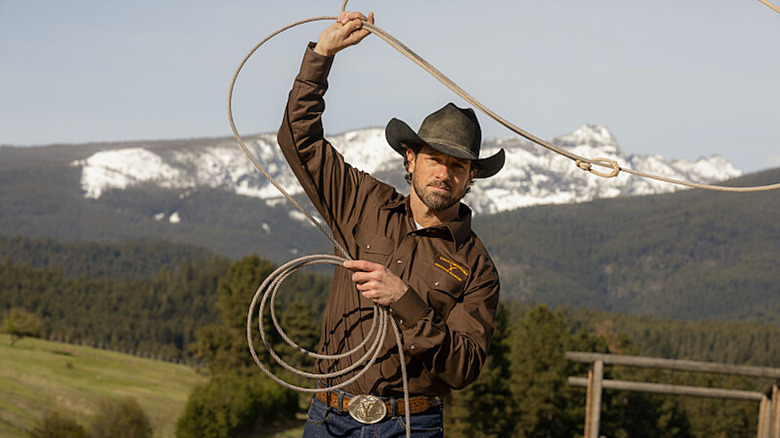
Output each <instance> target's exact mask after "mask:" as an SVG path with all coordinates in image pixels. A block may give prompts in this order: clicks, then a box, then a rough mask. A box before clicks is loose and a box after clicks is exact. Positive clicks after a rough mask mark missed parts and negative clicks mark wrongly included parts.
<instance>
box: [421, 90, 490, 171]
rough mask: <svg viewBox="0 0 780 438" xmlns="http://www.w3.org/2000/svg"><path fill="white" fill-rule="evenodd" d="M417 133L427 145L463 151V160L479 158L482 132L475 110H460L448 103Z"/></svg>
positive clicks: (431, 115) (425, 122) (427, 120)
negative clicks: (438, 145)
mask: <svg viewBox="0 0 780 438" xmlns="http://www.w3.org/2000/svg"><path fill="white" fill-rule="evenodd" d="M417 133H418V135H419V136H420V138H422V139H423V140H425V141H426V142H427V143H434V144H442V145H446V146H449V147H455V148H458V149H461V150H462V151H463V152H464V155H463V156H461V158H471V159H477V158H479V149H480V145H481V144H482V130H481V129H480V127H479V121H478V120H477V116H476V114H475V113H474V110H472V109H470V108H465V109H464V108H458V107H457V106H455V105H454V104H452V103H448V104H447V105H445V106H444V107H443V108H442V109H440V110H438V111H436V112H434V113H432V114H430V115H429V116H428V117H426V118H425V120H423V122H422V124H421V125H420V129H419V130H418V131H417ZM458 155H460V154H458Z"/></svg>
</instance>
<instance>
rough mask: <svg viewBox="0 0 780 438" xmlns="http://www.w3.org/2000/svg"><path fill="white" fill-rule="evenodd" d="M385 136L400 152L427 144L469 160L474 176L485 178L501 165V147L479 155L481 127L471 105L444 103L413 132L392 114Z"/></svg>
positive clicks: (502, 152)
mask: <svg viewBox="0 0 780 438" xmlns="http://www.w3.org/2000/svg"><path fill="white" fill-rule="evenodd" d="M385 137H386V138H387V142H388V143H390V146H391V147H392V148H393V149H395V151H396V152H398V153H399V154H401V155H404V154H406V148H408V147H412V146H426V145H427V146H430V147H432V148H434V149H436V150H437V151H439V152H441V153H443V154H447V155H449V156H451V157H456V158H464V159H467V160H471V162H472V163H473V164H474V165H475V167H476V169H477V175H476V178H489V177H491V176H493V175H495V174H496V173H498V171H499V170H501V168H502V167H503V166H504V160H505V156H504V150H503V149H501V150H500V151H498V152H497V153H496V154H495V155H493V156H491V157H487V158H479V147H480V145H481V143H482V130H481V129H480V128H479V121H477V116H476V114H474V110H472V109H471V108H465V109H464V108H458V107H457V106H455V105H454V104H452V103H448V104H447V105H445V106H444V108H442V109H440V110H438V111H436V112H434V113H432V114H431V115H429V116H428V117H426V118H425V120H423V122H422V124H421V125H420V129H419V131H417V132H416V133H415V132H414V130H412V128H410V127H409V125H407V124H406V123H404V122H402V121H401V120H398V119H396V118H393V119H392V120H390V121H389V122H388V123H387V127H386V128H385Z"/></svg>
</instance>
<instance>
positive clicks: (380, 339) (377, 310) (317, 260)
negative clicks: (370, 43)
mask: <svg viewBox="0 0 780 438" xmlns="http://www.w3.org/2000/svg"><path fill="white" fill-rule="evenodd" d="M348 1H349V0H344V2H343V3H342V5H341V9H340V12H344V11H345V9H346V5H347V2H348ZM759 1H760V2H761V3H763V4H765V5H767V6H768V7H770V8H772V9H773V10H774V11H775V12H777V13H780V9H778V8H777V7H775V6H774V5H772V4H771V3H769V2H768V1H767V0H759ZM336 19H338V17H337V16H319V17H311V18H306V19H303V20H299V21H296V22H294V23H291V24H289V25H287V26H284V27H282V28H280V29H278V30H276V31H275V32H272V33H271V34H269V35H268V36H267V37H265V38H264V39H263V40H262V41H260V42H259V43H257V45H255V46H254V47H253V48H252V50H250V51H249V53H247V55H246V56H245V57H244V59H243V60H242V61H241V63H240V64H239V65H238V67H237V68H236V71H235V73H234V75H233V78H232V80H231V81H230V87H229V91H228V105H227V106H228V119H229V122H230V127H231V129H232V130H233V134H234V136H235V137H236V140H238V143H239V144H240V145H241V148H242V149H243V150H244V153H245V154H246V155H247V157H248V158H249V160H250V161H251V162H252V164H254V166H255V167H256V168H257V169H258V170H259V171H260V173H262V174H263V176H265V177H266V179H267V180H268V181H269V182H270V183H271V184H272V185H273V186H274V187H275V188H276V189H277V190H279V192H280V193H281V194H282V195H283V196H284V197H285V198H286V199H287V200H288V201H290V202H291V203H292V204H293V206H295V208H296V209H297V210H298V211H300V212H301V213H302V214H303V215H304V216H305V217H306V218H307V219H308V220H309V221H310V222H311V223H312V224H314V226H315V227H317V229H319V230H320V231H321V232H322V233H323V234H324V235H325V236H326V237H327V238H328V240H330V241H331V242H332V243H333V245H334V247H335V248H336V250H337V251H338V252H339V253H340V254H341V255H342V257H339V256H334V255H327V254H322V255H311V256H305V257H300V258H298V259H295V260H292V261H290V262H288V263H286V264H285V265H282V266H280V267H279V268H278V269H277V270H276V271H274V272H273V273H272V274H271V275H269V276H268V278H266V280H265V281H264V282H263V284H261V285H260V287H259V288H258V289H257V292H256V293H255V295H254V297H253V298H252V302H251V304H250V307H249V312H248V314H247V340H248V342H249V349H250V352H251V354H252V357H253V358H254V361H255V363H257V365H258V366H259V367H260V368H261V369H262V370H263V372H265V374H266V375H268V377H269V378H271V379H272V380H274V381H275V382H277V383H279V384H280V385H282V386H285V387H287V388H290V389H293V390H296V391H301V392H307V393H317V392H326V391H330V390H333V389H339V388H342V387H344V386H346V385H349V384H350V383H352V382H354V381H356V380H357V379H358V378H360V376H362V375H363V374H364V373H365V372H366V371H367V370H368V369H369V368H370V367H371V366H372V365H373V364H374V362H375V361H376V359H377V357H378V354H379V352H380V347H381V346H382V345H383V343H384V341H385V337H386V334H387V327H388V326H391V327H392V328H393V332H394V334H395V337H396V342H397V344H398V352H399V354H400V356H401V357H400V364H401V374H402V378H403V387H404V401H405V405H406V406H409V389H408V379H407V375H406V365H405V361H404V354H403V348H402V346H403V341H402V338H401V333H400V330H399V328H398V325H397V324H396V323H395V321H394V320H393V319H392V318H391V317H390V316H389V313H388V311H387V308H385V307H383V306H379V305H377V304H374V318H373V323H372V325H371V329H370V331H369V334H368V335H367V336H366V337H365V339H364V340H363V342H361V343H360V344H359V345H357V346H356V347H355V348H353V349H352V350H350V351H348V352H345V353H342V354H339V355H323V354H318V353H315V352H312V351H309V350H306V349H305V348H303V347H300V346H299V345H298V344H296V343H295V342H294V341H293V340H292V339H290V338H289V337H288V336H287V335H286V334H285V332H284V330H283V329H282V327H281V325H280V324H279V322H278V320H277V318H276V312H275V300H276V295H277V292H278V290H279V288H280V286H281V284H282V282H283V281H284V280H285V279H287V278H288V277H289V276H290V275H292V273H293V272H295V271H297V270H298V269H301V268H303V267H306V266H311V265H315V264H331V265H334V266H341V265H342V264H343V262H344V261H345V260H347V259H349V258H350V256H349V254H348V253H347V251H346V250H345V249H344V247H343V246H342V245H341V244H339V243H338V242H337V241H336V240H335V238H334V237H333V236H332V235H331V234H330V232H328V230H326V229H325V228H324V227H323V226H322V225H321V224H320V223H319V222H318V221H317V220H316V219H315V218H314V217H313V216H312V215H311V214H310V213H309V212H308V211H306V209H304V208H303V207H302V206H301V205H300V204H299V203H298V202H297V201H296V200H295V199H294V198H293V197H292V196H291V195H290V194H289V193H288V192H287V191H286V190H285V189H284V188H283V187H282V186H281V185H279V184H278V183H277V182H276V181H275V180H274V179H273V177H271V175H269V174H268V172H266V170H265V169H264V168H263V166H262V165H261V164H260V162H259V161H258V160H257V159H256V158H255V156H254V154H253V153H252V152H251V151H250V150H249V148H248V147H247V145H246V144H245V143H244V140H243V139H242V138H241V135H240V134H239V132H238V129H237V128H236V124H235V121H234V120H233V103H232V102H233V90H234V88H235V83H236V80H237V79H238V75H239V73H240V72H241V70H242V69H243V67H244V65H245V64H246V63H247V61H248V60H249V59H250V58H251V57H252V56H253V55H254V54H255V52H257V50H258V49H259V48H260V47H261V46H262V45H263V44H265V43H266V42H267V41H268V40H270V39H271V38H273V37H275V36H277V35H279V34H280V33H282V32H285V31H287V30H289V29H291V28H293V27H296V26H300V25H302V24H306V23H311V22H315V21H323V20H330V21H333V20H336ZM363 27H364V28H366V29H368V30H369V31H370V32H371V33H373V34H375V35H377V36H378V37H380V38H381V39H382V40H384V41H385V42H387V43H388V44H389V45H390V46H392V47H393V48H395V49H396V50H398V51H399V52H400V53H401V54H402V55H404V56H406V57H407V58H409V59H410V60H411V61H413V62H414V63H416V64H417V65H419V66H420V67H421V68H422V69H424V70H425V71H427V72H428V73H429V74H431V75H432V76H433V77H434V78H436V79H437V80H439V81H440V82H441V83H442V84H444V85H445V86H446V87H447V88H449V89H450V90H452V91H453V92H454V93H455V94H457V95H458V96H460V97H461V98H463V99H464V100H465V101H467V102H469V103H470V104H471V105H472V106H474V107H475V108H477V109H479V110H480V111H482V112H483V113H485V114H486V115H488V116H489V117H490V118H492V119H493V120H495V121H496V122H498V123H499V124H501V125H503V126H504V127H506V128H507V129H509V130H510V131H512V132H514V133H516V134H518V135H520V136H522V137H524V138H526V139H527V140H530V141H531V142H533V143H536V144H537V145H539V146H542V147H544V148H546V149H548V150H550V151H552V152H555V153H557V154H560V155H562V156H565V157H567V158H569V159H571V160H573V161H574V162H575V165H576V166H577V167H579V168H580V169H582V170H585V171H588V172H591V173H593V174H595V175H597V176H601V177H604V178H614V177H616V176H617V175H618V174H619V173H620V172H621V171H622V172H626V173H629V174H633V175H636V176H640V177H644V178H649V179H655V180H658V181H663V182H667V183H671V184H678V185H682V186H687V187H693V188H700V189H707V190H717V191H727V192H758V191H767V190H776V189H780V183H777V184H771V185H764V186H753V187H729V186H719V185H712V184H699V183H694V182H689V181H682V180H676V179H671V178H666V177H662V176H659V175H654V174H650V173H646V172H640V171H637V170H633V169H628V168H624V167H622V166H620V165H619V164H618V163H617V161H615V160H612V159H609V158H586V157H582V156H579V155H577V154H574V153H572V152H570V151H567V150H565V149H563V148H559V147H557V146H555V145H553V144H551V143H549V142H547V141H544V140H542V139H540V138H538V137H536V136H534V135H532V134H530V133H528V132H526V131H524V130H522V129H520V128H519V127H517V126H515V125H514V124H512V123H511V122H509V121H508V120H506V119H504V118H503V117H501V116H499V115H498V114H497V113H495V112H493V111H492V110H490V109H489V108H488V107H486V106H485V105H483V104H482V103H481V102H479V101H478V100H476V99H475V98H474V97H472V96H471V95H470V94H468V93H467V92H466V91H465V90H463V89H462V88H461V87H460V86H458V85H457V84H455V82H453V81H452V80H450V79H449V78H448V77H447V76H445V75H444V74H443V73H442V72H441V71H439V70H438V69H436V68H435V67H434V66H433V65H431V64H430V63H428V62H427V61H426V60H425V59H423V58H422V57H421V56H419V55H417V54H416V53H415V52H414V51H412V50H411V49H409V48H408V47H407V46H406V45H404V44H403V43H402V42H400V41H399V40H398V39H396V38H395V37H393V36H392V35H390V34H389V33H387V32H386V31H384V30H383V29H381V28H379V27H377V26H375V25H373V24H371V23H368V22H365V21H363ZM593 166H600V167H604V168H608V169H611V171H610V172H609V173H605V172H599V171H597V170H595V169H594V168H593ZM261 296H262V299H260V308H259V311H258V313H259V318H258V321H259V322H258V326H259V329H260V336H261V339H262V341H263V345H264V346H265V348H266V349H267V350H268V352H269V354H270V355H271V357H272V358H273V359H274V360H275V361H276V362H277V363H279V364H280V365H281V366H282V367H283V368H285V369H287V370H288V371H290V372H292V373H294V374H297V375H300V376H303V377H307V378H312V379H328V378H333V377H339V376H342V375H345V374H346V373H349V372H351V371H353V370H355V369H356V368H357V367H359V366H360V365H361V364H363V363H364V362H365V365H363V368H362V369H361V370H360V371H358V372H357V373H356V374H355V375H354V376H352V377H351V378H349V379H348V380H345V381H343V382H342V383H340V384H337V385H334V386H331V387H319V388H304V387H300V386H297V385H293V384H291V383H288V382H285V381H283V380H281V379H280V378H278V377H276V376H275V375H274V374H273V373H272V372H271V371H270V370H269V369H268V368H267V367H266V366H265V365H263V363H262V361H261V360H260V358H259V357H258V355H257V352H256V351H255V347H254V340H253V335H252V319H253V315H255V308H256V306H257V302H258V299H259V298H260V297H261ZM266 306H268V307H269V308H270V315H271V319H272V321H273V324H274V326H275V328H276V330H277V331H278V332H279V334H280V335H281V336H282V338H283V339H284V340H285V342H287V343H288V344H289V345H290V346H292V347H293V348H294V349H295V350H297V351H299V352H301V353H304V354H306V355H308V356H310V357H314V358H317V359H325V360H338V359H342V358H345V357H348V356H350V355H352V354H354V353H356V352H358V351H359V350H360V349H362V348H363V347H365V346H366V345H368V344H369V339H372V338H373V342H372V343H371V344H370V346H369V347H368V349H367V350H366V353H365V354H364V355H363V356H362V357H361V358H360V359H358V360H357V361H356V362H355V363H353V364H352V365H350V366H349V367H347V368H345V369H343V370H340V371H335V372H332V373H324V374H319V373H309V372H305V371H302V370H298V369H296V368H295V367H293V366H291V365H289V364H287V363H286V362H285V361H284V360H283V359H282V358H281V357H279V355H278V354H276V352H275V351H274V350H273V347H272V346H271V344H270V342H269V341H268V339H267V337H266V334H265V327H264V324H263V316H262V315H263V313H264V309H265V307H266ZM375 330H376V333H375ZM406 436H410V419H409V412H408V410H407V412H406Z"/></svg>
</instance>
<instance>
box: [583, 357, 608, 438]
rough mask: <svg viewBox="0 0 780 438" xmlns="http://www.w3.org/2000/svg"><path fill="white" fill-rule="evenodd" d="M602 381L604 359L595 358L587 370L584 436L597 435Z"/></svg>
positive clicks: (594, 436)
mask: <svg viewBox="0 0 780 438" xmlns="http://www.w3.org/2000/svg"><path fill="white" fill-rule="evenodd" d="M603 381H604V361H603V360H596V361H594V362H593V363H591V364H590V370H588V395H587V398H586V401H585V438H598V437H599V419H600V417H601V390H602V385H603Z"/></svg>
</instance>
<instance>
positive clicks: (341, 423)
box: [303, 399, 444, 438]
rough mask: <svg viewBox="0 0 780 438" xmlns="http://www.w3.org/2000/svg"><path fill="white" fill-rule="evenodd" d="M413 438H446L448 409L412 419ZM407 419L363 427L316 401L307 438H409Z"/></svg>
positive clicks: (434, 409) (346, 414) (433, 409)
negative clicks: (445, 414) (445, 411)
mask: <svg viewBox="0 0 780 438" xmlns="http://www.w3.org/2000/svg"><path fill="white" fill-rule="evenodd" d="M409 421H410V423H411V436H413V437H415V438H442V437H444V405H443V404H441V405H438V406H433V407H431V408H430V409H428V410H427V411H425V412H421V413H419V414H413V415H412V416H411V418H410V419H409ZM405 436H406V417H405V416H403V415H401V416H398V417H394V418H385V419H384V420H382V421H380V422H378V423H374V424H363V423H361V422H359V421H357V420H355V419H354V418H352V416H350V415H349V412H340V411H339V410H337V409H333V408H330V407H328V406H327V405H326V404H325V403H323V402H321V401H319V400H317V399H314V400H312V403H311V407H310V408H309V419H308V420H306V427H305V428H304V429H303V437H304V438H325V437H355V438H369V437H371V438H374V437H375V438H385V437H405Z"/></svg>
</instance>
